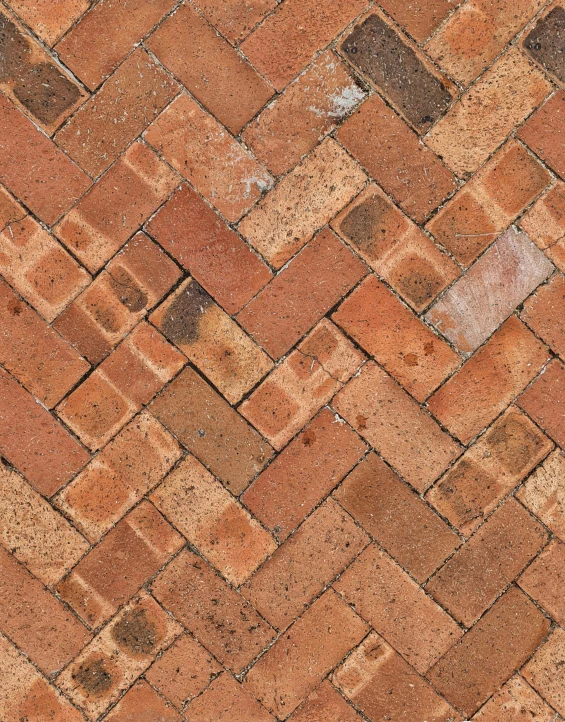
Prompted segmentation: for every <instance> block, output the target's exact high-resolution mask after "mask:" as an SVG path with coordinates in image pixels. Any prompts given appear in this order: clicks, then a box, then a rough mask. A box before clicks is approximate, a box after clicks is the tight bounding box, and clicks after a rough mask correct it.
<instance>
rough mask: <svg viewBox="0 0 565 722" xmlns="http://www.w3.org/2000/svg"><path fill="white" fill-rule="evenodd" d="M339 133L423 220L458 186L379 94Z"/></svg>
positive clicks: (398, 200)
mask: <svg viewBox="0 0 565 722" xmlns="http://www.w3.org/2000/svg"><path fill="white" fill-rule="evenodd" d="M336 137H337V139H338V140H339V141H340V143H343V145H344V146H345V147H346V148H347V150H349V152H350V153H352V155H353V156H354V157H355V159H356V160H358V161H359V163H361V165H362V166H363V167H364V168H366V169H367V171H368V172H369V173H370V174H371V176H372V177H373V178H374V179H375V180H376V181H377V183H378V184H379V185H380V186H381V187H382V188H383V189H384V190H385V191H386V192H387V193H388V194H389V195H391V196H392V197H393V198H394V200H395V201H396V203H398V205H399V206H400V207H401V208H402V210H403V211H404V212H405V213H408V215H409V216H410V217H411V218H413V219H414V220H416V221H417V222H419V223H421V222H422V221H424V220H425V219H426V218H427V217H428V216H429V215H430V214H431V213H432V212H433V211H434V210H435V209H436V208H437V207H438V206H439V205H440V204H441V203H442V202H443V201H444V200H445V198H447V196H448V195H449V194H450V193H451V192H452V191H454V190H455V188H456V187H457V186H456V181H455V177H454V176H453V173H451V171H450V170H448V169H447V168H446V167H445V166H444V165H443V163H442V162H441V160H440V159H439V158H438V157H437V155H435V153H432V151H431V150H429V149H428V148H427V147H426V146H425V145H424V144H423V143H422V142H421V141H420V139H419V138H418V136H417V135H416V133H414V132H413V131H412V130H410V128H408V126H407V125H406V123H404V122H403V121H402V120H401V119H400V118H399V116H398V115H397V114H396V113H395V112H394V111H393V110H392V109H391V108H389V107H388V106H387V105H386V104H385V102H384V101H383V100H382V99H381V98H380V97H379V96H378V95H373V96H372V97H371V98H370V99H369V100H367V101H366V102H365V103H363V105H362V106H361V107H360V108H359V109H358V110H356V111H355V113H353V115H352V116H351V118H350V119H349V120H347V121H346V122H345V123H344V124H343V125H342V126H341V128H340V129H339V130H338V131H337V134H336Z"/></svg>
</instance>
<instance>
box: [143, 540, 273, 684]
mask: <svg viewBox="0 0 565 722" xmlns="http://www.w3.org/2000/svg"><path fill="white" fill-rule="evenodd" d="M152 593H153V595H154V596H155V597H156V599H157V600H158V601H159V602H160V603H161V604H163V606H164V607H165V608H166V609H169V610H170V611H171V612H172V613H173V614H174V615H175V617H176V618H177V619H179V620H180V621H181V622H182V623H183V624H184V626H185V627H186V628H187V629H188V630H189V632H192V634H194V636H195V637H196V639H198V641H199V642H201V643H202V644H203V645H204V646H205V647H206V649H208V650H209V651H210V652H212V654H213V655H214V656H215V657H216V658H217V659H218V660H219V661H220V662H221V663H222V664H224V665H225V666H226V667H228V668H229V669H232V670H233V671H234V672H236V673H239V672H241V671H242V670H243V669H244V668H245V667H246V666H247V665H248V664H249V663H250V662H251V661H252V660H253V659H255V657H257V655H258V654H260V652H261V651H262V650H263V649H264V648H265V647H266V646H267V645H268V644H269V642H270V641H271V640H272V639H273V638H274V637H275V632H274V631H273V630H272V629H271V628H270V627H269V625H268V624H267V623H266V622H264V621H263V620H262V619H261V617H260V616H259V615H258V614H257V612H256V611H255V610H254V609H253V607H252V606H251V605H250V604H248V603H247V602H246V601H245V599H243V597H242V596H241V595H240V594H239V593H238V592H236V591H235V589H233V588H232V587H230V586H229V585H228V584H227V583H226V582H224V580H223V579H221V578H220V577H219V576H218V575H217V574H215V573H214V572H213V571H212V569H210V567H209V566H208V564H207V563H206V562H205V561H204V560H203V559H202V558H201V557H198V556H196V554H193V553H192V552H190V551H188V550H183V551H182V552H181V553H180V554H179V555H178V556H177V557H176V558H175V559H174V560H173V561H172V562H171V563H170V564H169V565H168V567H167V568H166V569H165V570H164V571H163V572H161V574H160V575H159V576H158V577H157V579H156V581H155V582H154V583H153V585H152Z"/></svg>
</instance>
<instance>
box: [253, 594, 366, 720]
mask: <svg viewBox="0 0 565 722" xmlns="http://www.w3.org/2000/svg"><path fill="white" fill-rule="evenodd" d="M366 633H367V626H366V625H365V623H364V622H363V621H362V620H361V619H360V618H359V617H358V616H357V615H356V614H355V613H354V612H353V611H352V610H351V609H350V608H349V607H348V606H347V605H346V604H345V603H344V602H343V601H342V600H341V599H340V598H339V597H338V596H337V594H336V593H335V592H334V591H333V590H331V589H328V591H327V592H325V593H324V594H323V595H322V596H321V597H320V598H319V599H317V600H316V601H315V602H314V604H313V605H312V606H311V607H310V608H309V609H308V610H307V611H306V612H304V614H303V615H302V617H300V618H299V619H298V620H297V621H296V622H295V623H294V624H293V625H292V626H291V627H290V629H289V630H288V631H287V632H286V633H285V634H284V635H283V636H282V637H279V639H278V640H277V641H276V642H275V643H274V644H273V646H272V647H270V648H269V649H268V650H267V652H266V653H265V654H264V655H263V656H262V657H261V658H260V659H259V660H258V661H257V662H256V664H255V665H254V667H253V668H252V669H251V670H250V671H249V672H248V673H247V675H246V677H245V682H244V684H245V686H246V687H247V689H248V690H249V691H250V692H251V693H252V694H253V695H254V696H255V697H257V699H258V700H259V701H260V702H261V703H262V704H263V705H264V706H265V707H266V708H267V709H268V710H269V711H270V712H272V713H273V714H275V715H277V716H279V717H282V716H284V715H287V714H288V713H289V712H293V711H294V710H295V709H296V707H298V705H299V704H300V702H302V700H303V699H304V697H306V695H308V694H310V692H312V690H313V689H314V688H315V687H317V686H318V684H319V683H320V682H321V681H322V679H323V678H324V676H325V675H326V674H327V673H328V672H329V671H330V670H331V669H332V668H333V667H335V665H336V664H337V663H338V662H339V661H341V659H343V657H344V656H345V655H346V654H347V653H348V652H349V651H350V649H351V648H352V647H354V646H356V645H357V644H359V642H360V641H361V640H362V639H363V637H364V636H365V634H366Z"/></svg>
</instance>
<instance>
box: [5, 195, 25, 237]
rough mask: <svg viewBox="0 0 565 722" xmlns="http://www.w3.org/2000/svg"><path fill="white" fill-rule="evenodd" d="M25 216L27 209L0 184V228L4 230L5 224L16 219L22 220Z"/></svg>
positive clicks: (7, 224)
mask: <svg viewBox="0 0 565 722" xmlns="http://www.w3.org/2000/svg"><path fill="white" fill-rule="evenodd" d="M26 216H27V211H26V210H25V208H23V207H22V206H21V205H20V204H19V203H18V201H17V200H16V199H15V198H14V196H13V195H12V194H11V193H8V191H7V190H6V189H5V188H4V186H0V228H1V229H2V230H4V228H5V227H6V226H9V225H10V224H12V223H15V222H17V221H22V220H23V219H24V218H25V217H26Z"/></svg>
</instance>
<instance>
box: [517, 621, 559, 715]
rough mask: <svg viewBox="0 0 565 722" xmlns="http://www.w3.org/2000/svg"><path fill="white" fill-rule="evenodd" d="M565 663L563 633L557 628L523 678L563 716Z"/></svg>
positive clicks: (530, 662) (524, 672) (529, 663)
mask: <svg viewBox="0 0 565 722" xmlns="http://www.w3.org/2000/svg"><path fill="white" fill-rule="evenodd" d="M564 662H565V631H563V630H562V629H560V628H559V627H557V628H556V629H555V630H554V631H553V634H552V635H551V637H550V638H549V639H548V641H547V642H546V643H545V644H544V645H543V647H542V648H541V649H540V650H539V651H538V652H537V653H536V654H535V656H534V658H533V659H532V660H530V661H529V662H528V664H527V665H526V667H525V669H524V670H523V674H524V677H525V678H526V679H527V680H528V682H529V683H530V684H531V685H532V687H534V689H536V690H537V691H538V692H539V693H540V694H541V695H542V697H543V698H544V699H546V700H547V701H548V702H549V703H550V704H551V705H552V707H553V708H554V709H556V710H557V711H558V712H560V713H561V714H565V699H564V697H563V685H564V684H565V679H564V678H563V666H564V664H563V663H564Z"/></svg>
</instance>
